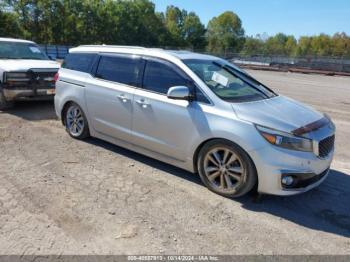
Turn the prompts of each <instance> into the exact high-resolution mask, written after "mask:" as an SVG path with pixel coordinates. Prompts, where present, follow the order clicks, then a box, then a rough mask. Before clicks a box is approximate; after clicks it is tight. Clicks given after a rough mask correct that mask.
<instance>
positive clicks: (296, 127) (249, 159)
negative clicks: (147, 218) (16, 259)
mask: <svg viewBox="0 0 350 262" xmlns="http://www.w3.org/2000/svg"><path fill="white" fill-rule="evenodd" d="M55 109H56V113H57V116H58V117H59V118H60V119H62V123H63V125H64V126H65V129H66V130H67V132H68V134H69V135H70V136H71V137H73V138H77V139H84V138H86V137H88V136H92V137H96V138H99V139H102V140H105V141H108V142H110V143H113V144H116V145H119V146H121V147H124V148H127V149H130V150H133V151H136V152H138V153H141V154H144V155H147V156H149V157H152V158H155V159H158V160H160V161H163V162H166V163H169V164H171V165H174V166H177V167H180V168H182V169H185V170H188V171H190V172H193V173H198V174H199V176H200V178H201V180H202V182H203V184H204V185H206V186H207V187H208V188H209V189H210V190H211V191H213V192H215V193H218V194H220V195H223V196H226V197H239V196H242V195H245V194H247V193H248V192H250V191H251V190H253V189H254V190H257V191H258V192H260V193H266V194H274V195H293V194H298V193H301V192H305V191H308V190H310V189H312V188H314V187H316V186H318V185H319V184H321V183H322V181H324V180H325V179H326V177H327V175H328V173H329V168H330V165H331V162H332V158H333V154H334V140H335V126H334V124H333V123H332V121H331V119H330V118H329V117H328V116H327V115H324V114H322V113H319V112H317V111H315V110H314V109H312V108H310V107H308V106H306V105H303V104H302V103H299V102H297V101H295V100H293V99H290V98H287V97H285V96H282V95H279V94H277V93H276V92H274V91H273V90H271V89H270V88H268V87H267V86H265V85H264V84H262V83H260V82H259V81H257V80H256V79H254V78H253V77H252V76H251V75H249V74H248V73H247V72H245V71H244V70H242V69H240V68H238V67H237V66H235V65H233V64H232V63H230V62H228V61H225V60H223V59H221V58H218V57H214V56H209V55H203V54H197V53H193V52H188V51H171V50H163V49H152V48H143V47H128V46H105V45H102V46H80V47H76V48H72V49H70V52H69V54H68V56H67V57H66V59H65V61H64V63H63V65H62V68H61V69H60V70H59V72H58V76H57V82H56V95H55Z"/></svg>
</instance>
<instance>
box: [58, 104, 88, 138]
mask: <svg viewBox="0 0 350 262" xmlns="http://www.w3.org/2000/svg"><path fill="white" fill-rule="evenodd" d="M64 124H65V126H66V131H67V132H68V134H69V135H70V136H71V137H73V138H76V139H84V138H87V137H89V136H90V132H89V126H88V122H87V120H86V117H85V114H84V112H83V110H82V109H81V107H80V106H78V105H77V104H75V103H70V104H69V105H68V106H67V109H66V111H65V114H64Z"/></svg>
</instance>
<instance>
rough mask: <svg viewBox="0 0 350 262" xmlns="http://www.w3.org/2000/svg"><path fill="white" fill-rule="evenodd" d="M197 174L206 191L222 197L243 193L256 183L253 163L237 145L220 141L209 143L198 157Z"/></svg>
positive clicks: (241, 194)
mask: <svg viewBox="0 0 350 262" xmlns="http://www.w3.org/2000/svg"><path fill="white" fill-rule="evenodd" d="M197 164H198V171H199V176H200V178H201V180H202V182H203V183H204V184H205V185H206V186H207V187H208V189H209V190H211V191H213V192H215V193H217V194H220V195H222V196H225V197H230V198H235V197H240V196H243V195H245V194H247V193H248V192H249V191H251V190H252V189H253V188H254V186H255V185H256V184H257V181H258V178H257V173H256V169H255V165H254V163H253V161H252V160H251V159H250V157H249V156H248V154H247V153H246V152H245V151H244V150H243V149H242V148H241V147H239V146H238V145H236V144H234V143H232V142H230V141H227V140H223V139H215V140H212V141H209V142H208V143H207V144H205V145H204V146H203V148H202V149H201V150H200V152H199V157H198V163H197Z"/></svg>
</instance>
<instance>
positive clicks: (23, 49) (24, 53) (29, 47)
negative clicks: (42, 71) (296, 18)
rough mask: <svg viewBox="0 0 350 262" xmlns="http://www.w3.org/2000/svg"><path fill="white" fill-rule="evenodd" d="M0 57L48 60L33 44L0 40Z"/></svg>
mask: <svg viewBox="0 0 350 262" xmlns="http://www.w3.org/2000/svg"><path fill="white" fill-rule="evenodd" d="M0 59H35V60H48V59H49V58H48V57H47V56H46V54H44V53H43V52H42V51H41V50H40V48H39V47H38V46H37V45H35V44H32V43H19V42H7V41H0Z"/></svg>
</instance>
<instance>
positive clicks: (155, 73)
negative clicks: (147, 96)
mask: <svg viewBox="0 0 350 262" xmlns="http://www.w3.org/2000/svg"><path fill="white" fill-rule="evenodd" d="M188 83H189V80H187V79H186V78H184V77H183V76H181V74H180V73H179V72H177V70H176V69H175V68H174V67H173V66H172V65H171V64H170V63H168V62H165V61H153V60H149V61H147V64H146V69H145V75H144V78H143V88H144V89H147V90H149V91H153V92H156V93H160V94H167V92H168V90H169V88H170V87H173V86H188Z"/></svg>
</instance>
